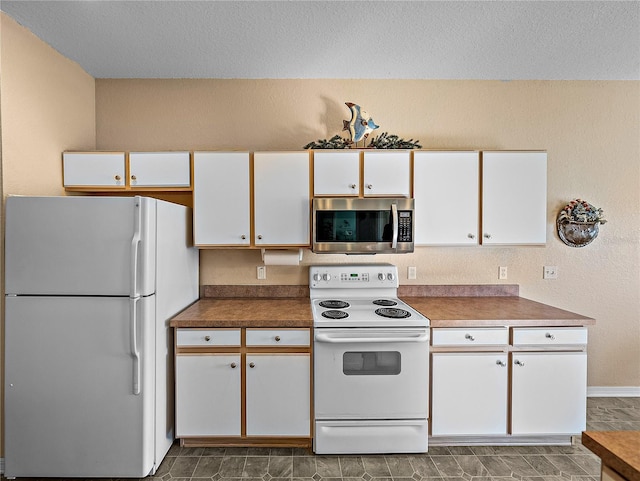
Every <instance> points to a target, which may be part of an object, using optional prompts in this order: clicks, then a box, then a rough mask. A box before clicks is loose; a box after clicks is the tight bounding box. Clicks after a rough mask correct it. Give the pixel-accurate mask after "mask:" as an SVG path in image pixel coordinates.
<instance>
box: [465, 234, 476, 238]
mask: <svg viewBox="0 0 640 481" xmlns="http://www.w3.org/2000/svg"><path fill="white" fill-rule="evenodd" d="M467 237H468V238H469V239H475V238H476V236H475V235H473V234H471V233H469V234H467Z"/></svg>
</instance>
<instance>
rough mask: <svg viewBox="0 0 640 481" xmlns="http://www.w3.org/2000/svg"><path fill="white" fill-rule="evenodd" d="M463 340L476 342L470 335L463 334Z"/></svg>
mask: <svg viewBox="0 0 640 481" xmlns="http://www.w3.org/2000/svg"><path fill="white" fill-rule="evenodd" d="M464 338H465V339H469V340H470V341H475V340H476V338H475V337H473V336H472V335H471V334H465V335H464Z"/></svg>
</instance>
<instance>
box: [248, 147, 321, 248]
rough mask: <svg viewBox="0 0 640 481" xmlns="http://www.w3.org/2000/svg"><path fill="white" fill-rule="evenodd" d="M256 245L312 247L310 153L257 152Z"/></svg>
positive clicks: (255, 159)
mask: <svg viewBox="0 0 640 481" xmlns="http://www.w3.org/2000/svg"><path fill="white" fill-rule="evenodd" d="M253 162H254V163H253V169H254V175H253V178H254V187H253V188H254V227H255V245H256V246H266V245H296V246H308V245H309V244H310V220H309V217H310V210H311V207H310V198H309V191H310V188H309V186H310V178H309V175H310V169H309V151H304V152H255V153H254V156H253Z"/></svg>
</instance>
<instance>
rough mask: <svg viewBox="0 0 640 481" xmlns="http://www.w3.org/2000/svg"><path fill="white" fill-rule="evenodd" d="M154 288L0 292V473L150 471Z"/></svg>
mask: <svg viewBox="0 0 640 481" xmlns="http://www.w3.org/2000/svg"><path fill="white" fill-rule="evenodd" d="M154 297H155V296H150V297H148V298H142V299H129V298H126V297H121V298H113V297H112V298H109V297H94V298H92V297H30V296H29V297H25V296H8V297H7V298H6V327H5V333H6V344H5V346H6V348H5V352H6V361H5V386H4V388H5V446H4V456H5V476H7V477H38V476H47V477H109V478H115V477H143V476H146V475H148V474H150V473H151V472H153V471H155V468H156V466H154V428H155V427H154V398H155V396H154V389H155V384H154V383H155V376H154V367H155V366H154V365H155V360H154V352H153V348H154V343H155V339H154V337H155V334H154V332H155V331H154V329H153V328H152V327H153V319H154V315H155V312H154V309H155V308H154V305H155V299H154ZM134 311H135V314H136V316H135V318H134V317H133V316H131V314H132V313H133V312H134ZM134 319H135V321H134ZM136 393H137V394H136ZM157 462H158V463H159V461H157Z"/></svg>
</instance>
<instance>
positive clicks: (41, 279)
mask: <svg viewBox="0 0 640 481" xmlns="http://www.w3.org/2000/svg"><path fill="white" fill-rule="evenodd" d="M155 211H156V200H155V199H149V198H146V197H79V196H75V197H72V196H68V197H20V196H16V197H11V196H10V197H8V198H7V204H6V230H5V232H6V240H5V253H6V260H5V276H6V277H5V278H6V281H5V292H6V293H7V294H30V295H99V296H130V297H136V296H138V295H142V296H144V295H149V294H152V293H154V292H155V257H156V256H155V222H156V216H155Z"/></svg>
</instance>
